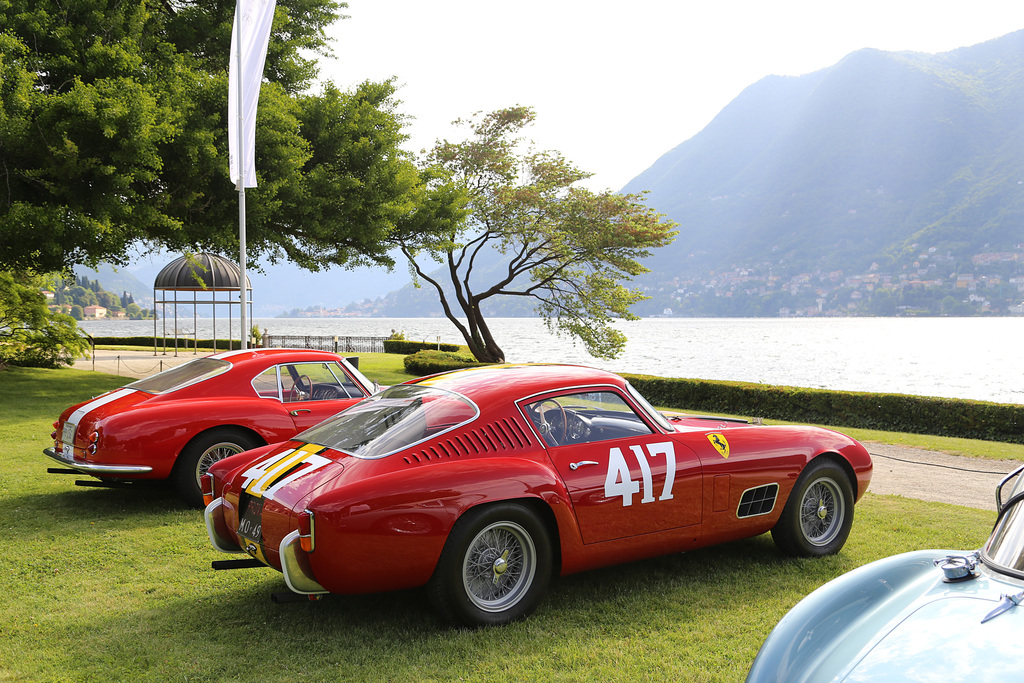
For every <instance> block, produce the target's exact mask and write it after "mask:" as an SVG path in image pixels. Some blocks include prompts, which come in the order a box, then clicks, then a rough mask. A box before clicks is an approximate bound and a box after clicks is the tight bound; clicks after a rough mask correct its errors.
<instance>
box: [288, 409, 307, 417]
mask: <svg viewBox="0 0 1024 683" xmlns="http://www.w3.org/2000/svg"><path fill="white" fill-rule="evenodd" d="M288 412H289V413H290V414H291V416H292V417H298V415H299V413H312V412H313V411H312V410H310V409H309V408H296V409H295V410H290V411H288Z"/></svg>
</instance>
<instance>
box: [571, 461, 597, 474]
mask: <svg viewBox="0 0 1024 683" xmlns="http://www.w3.org/2000/svg"><path fill="white" fill-rule="evenodd" d="M600 464H601V463H599V462H597V461H596V460H580V461H579V462H574V463H570V464H569V469H570V470H572V471H573V472H575V471H576V470H578V469H579V468H581V467H583V466H584V465H600Z"/></svg>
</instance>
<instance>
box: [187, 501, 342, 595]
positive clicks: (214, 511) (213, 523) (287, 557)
mask: <svg viewBox="0 0 1024 683" xmlns="http://www.w3.org/2000/svg"><path fill="white" fill-rule="evenodd" d="M223 506H224V499H223V498H217V499H216V500H214V501H213V502H212V503H210V504H209V505H207V506H206V511H205V512H204V513H203V516H204V517H205V518H206V533H207V534H208V535H209V537H210V544H211V545H213V547H214V548H216V549H217V550H219V551H220V552H222V553H242V552H245V551H244V550H243V549H242V548H240V547H239V546H238V544H237V543H236V542H235V541H234V540H232V537H231V532H230V531H229V530H228V526H227V522H225V521H224V511H223V510H222V508H223ZM279 550H280V553H281V572H282V573H283V574H284V581H285V583H286V584H288V588H289V590H291V591H292V592H293V593H299V594H301V595H320V594H323V593H327V592H328V591H326V590H325V589H324V587H323V586H321V585H320V584H319V583H317V581H316V579H315V578H313V570H312V568H311V567H310V565H309V555H307V554H306V551H305V550H303V549H302V548H301V546H300V545H299V532H298V530H295V531H293V532H291V533H290V534H288V535H287V536H285V537H284V539H283V540H282V541H281V545H280V548H279Z"/></svg>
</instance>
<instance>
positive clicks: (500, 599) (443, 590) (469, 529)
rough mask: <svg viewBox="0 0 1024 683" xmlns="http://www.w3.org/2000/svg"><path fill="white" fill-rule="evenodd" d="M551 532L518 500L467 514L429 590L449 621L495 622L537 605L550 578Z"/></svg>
mask: <svg viewBox="0 0 1024 683" xmlns="http://www.w3.org/2000/svg"><path fill="white" fill-rule="evenodd" d="M552 564H553V561H552V550H551V535H550V534H549V533H548V529H547V527H546V526H545V524H544V522H543V520H541V519H540V517H539V516H538V515H537V514H536V513H535V512H533V511H532V510H531V509H530V508H528V507H526V506H524V505H520V504H518V503H499V504H496V505H490V506H486V507H483V508H479V509H473V510H470V511H469V512H467V513H466V514H464V515H463V516H462V517H461V518H459V520H458V521H457V522H456V523H455V526H454V527H452V531H451V533H450V534H449V535H448V540H447V542H446V543H445V546H444V550H443V551H442V552H441V558H440V559H439V560H438V563H437V568H436V569H435V570H434V575H433V576H432V577H431V579H430V582H429V583H428V584H427V595H428V596H429V598H430V601H431V603H433V605H434V607H435V608H436V609H437V610H438V612H440V613H441V615H442V616H444V617H445V618H446V619H448V620H449V621H453V622H456V623H460V624H464V625H466V626H494V625H498V624H507V623H509V622H512V621H516V620H518V619H522V618H524V617H526V616H527V615H529V614H530V613H531V612H533V610H534V609H536V607H537V605H538V603H539V602H540V600H541V598H542V597H543V595H544V592H545V591H546V590H547V587H548V583H550V581H551V571H552Z"/></svg>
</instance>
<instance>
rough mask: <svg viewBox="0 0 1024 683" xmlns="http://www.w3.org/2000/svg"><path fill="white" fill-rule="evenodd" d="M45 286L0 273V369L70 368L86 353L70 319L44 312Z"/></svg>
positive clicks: (41, 281) (37, 280) (41, 280)
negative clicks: (5, 365)
mask: <svg viewBox="0 0 1024 683" xmlns="http://www.w3.org/2000/svg"><path fill="white" fill-rule="evenodd" d="M48 284H49V283H47V282H46V281H45V279H44V278H41V277H38V276H29V275H23V276H15V275H12V274H11V273H7V272H3V271H0V366H2V365H4V364H11V365H26V366H32V367H47V368H54V367H58V366H60V365H71V364H72V363H74V361H75V358H77V357H79V356H81V355H84V354H85V352H86V351H87V350H88V348H89V345H88V344H87V343H86V341H85V339H84V338H83V337H81V336H80V335H79V334H78V330H77V326H76V324H75V321H74V319H73V318H72V317H71V316H69V315H62V314H59V313H57V314H54V313H51V312H50V310H49V309H48V308H47V306H46V297H45V296H43V294H42V291H41V290H42V288H43V287H44V286H47V285H48Z"/></svg>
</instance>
